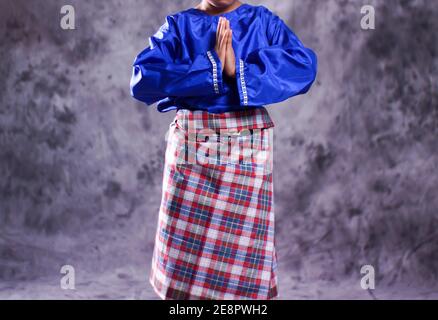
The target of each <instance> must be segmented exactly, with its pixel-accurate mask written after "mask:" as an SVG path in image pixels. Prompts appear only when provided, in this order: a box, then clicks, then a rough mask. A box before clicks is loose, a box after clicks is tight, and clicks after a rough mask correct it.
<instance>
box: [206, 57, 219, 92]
mask: <svg viewBox="0 0 438 320" xmlns="http://www.w3.org/2000/svg"><path fill="white" fill-rule="evenodd" d="M207 56H208V59H209V60H210V62H211V65H212V78H213V81H212V82H213V90H214V93H215V94H220V93H221V92H222V91H223V88H222V83H223V80H222V72H221V70H222V63H221V60H220V59H219V56H218V54H217V53H216V51H215V50H210V51H207Z"/></svg>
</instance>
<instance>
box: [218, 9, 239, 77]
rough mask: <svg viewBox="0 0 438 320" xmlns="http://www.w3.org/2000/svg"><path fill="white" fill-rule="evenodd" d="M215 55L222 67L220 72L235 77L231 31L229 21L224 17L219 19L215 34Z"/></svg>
mask: <svg viewBox="0 0 438 320" xmlns="http://www.w3.org/2000/svg"><path fill="white" fill-rule="evenodd" d="M215 50H216V53H217V54H218V56H219V59H220V61H221V65H222V72H224V73H225V74H226V75H227V76H229V77H232V78H235V77H236V57H235V54H234V49H233V31H232V30H231V27H230V21H229V20H227V19H226V18H224V17H220V18H219V23H218V27H217V32H216V46H215Z"/></svg>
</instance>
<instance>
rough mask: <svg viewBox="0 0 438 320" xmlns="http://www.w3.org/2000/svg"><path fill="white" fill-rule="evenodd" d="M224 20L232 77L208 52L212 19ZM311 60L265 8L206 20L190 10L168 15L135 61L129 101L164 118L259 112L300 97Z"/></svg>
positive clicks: (311, 71)
mask: <svg viewBox="0 0 438 320" xmlns="http://www.w3.org/2000/svg"><path fill="white" fill-rule="evenodd" d="M220 16H224V17H226V18H227V19H228V20H229V21H230V25H231V29H232V30H233V48H234V52H235V56H236V77H235V78H229V77H227V76H226V75H223V74H222V72H221V61H220V59H219V57H218V55H217V53H216V51H215V50H214V47H215V41H216V30H217V26H218V22H219V17H220ZM316 73H317V57H316V54H315V53H314V52H313V51H312V50H311V49H309V48H306V47H305V46H304V45H303V44H302V42H301V41H300V40H299V39H298V37H297V36H296V35H295V34H294V32H293V31H292V30H291V29H290V28H289V27H288V26H287V25H286V24H285V23H284V22H283V21H282V20H281V19H280V18H279V17H278V16H277V15H275V14H274V13H272V12H271V11H269V10H268V9H267V8H266V7H264V6H252V5H249V4H242V5H241V6H240V7H238V8H237V9H235V10H234V11H231V12H228V13H225V14H221V15H209V14H207V13H205V12H203V11H201V10H198V9H195V8H191V9H188V10H184V11H182V12H179V13H176V14H173V15H169V16H167V17H166V22H165V24H164V25H163V26H161V28H160V29H159V30H158V32H157V33H156V34H155V35H153V36H152V37H150V38H149V46H148V47H146V48H145V49H144V50H143V51H142V52H140V53H139V54H138V56H137V57H136V58H135V60H134V64H133V72H132V77H131V83H130V89H131V95H132V96H133V97H134V98H136V99H138V100H140V101H143V102H144V103H146V104H147V105H151V104H153V103H155V102H158V105H157V109H158V111H160V112H166V111H170V110H173V109H180V108H186V109H192V110H207V111H209V112H213V113H220V112H225V111H234V110H241V109H247V108H253V107H261V106H265V105H267V104H272V103H277V102H281V101H284V100H286V99H288V98H290V97H293V96H296V95H299V94H303V93H306V92H307V91H308V90H309V88H310V87H311V85H312V83H313V82H314V80H315V77H316Z"/></svg>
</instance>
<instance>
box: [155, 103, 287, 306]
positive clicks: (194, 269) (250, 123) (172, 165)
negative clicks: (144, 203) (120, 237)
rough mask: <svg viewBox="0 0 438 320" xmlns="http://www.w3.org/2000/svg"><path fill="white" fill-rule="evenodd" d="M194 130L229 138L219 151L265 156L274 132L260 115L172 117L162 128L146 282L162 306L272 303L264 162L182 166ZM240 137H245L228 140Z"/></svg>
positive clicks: (183, 113)
mask: <svg viewBox="0 0 438 320" xmlns="http://www.w3.org/2000/svg"><path fill="white" fill-rule="evenodd" d="M194 124H195V127H196V130H198V129H205V128H209V129H214V130H218V129H227V130H229V131H230V132H231V134H230V135H229V136H228V137H227V138H228V139H224V140H222V135H221V136H220V138H219V139H217V142H218V143H220V144H222V143H224V141H225V143H227V142H228V143H230V144H233V143H234V145H242V144H245V143H251V146H252V147H254V148H256V149H264V150H265V151H267V152H268V153H269V154H272V134H273V128H272V127H273V126H274V125H273V123H272V120H271V119H270V117H269V115H268V113H267V111H266V110H265V109H264V108H259V109H248V110H244V111H234V112H231V111H230V112H225V113H221V114H213V113H208V112H206V111H202V110H195V111H190V110H187V109H180V110H178V111H177V114H176V116H175V119H174V121H173V122H172V123H171V124H170V126H169V135H168V140H167V149H166V156H165V166H164V172H163V192H162V199H161V206H160V211H159V215H158V222H157V230H156V235H155V245H154V250H153V256H152V265H151V272H150V275H149V282H150V284H151V285H152V287H153V288H154V290H155V292H156V293H157V294H158V295H159V296H160V298H161V299H167V300H189V299H191V300H201V299H210V300H231V299H233V300H236V299H259V300H263V299H276V298H278V297H279V293H278V280H277V253H276V250H275V233H274V211H273V208H274V206H273V181H272V168H269V166H271V165H272V162H257V161H254V158H253V157H241V156H239V157H238V158H237V159H236V161H230V158H225V161H223V159H222V158H218V159H216V160H214V161H212V162H208V161H200V162H199V163H198V162H197V163H188V162H187V161H183V160H184V157H185V156H186V155H187V143H186V141H187V131H186V130H187V129H188V128H191V127H193V125H194ZM246 129H250V133H249V134H242V135H240V134H237V135H236V134H235V133H236V130H237V132H238V133H239V132H242V131H244V130H246ZM254 129H261V130H259V131H256V130H254ZM195 144H196V146H197V147H198V148H197V149H196V154H197V155H198V156H199V159H202V160H205V159H206V158H209V157H210V154H209V152H208V148H207V152H205V151H206V149H205V148H202V146H201V145H202V142H199V141H197V140H196V143H195ZM230 150H231V149H230Z"/></svg>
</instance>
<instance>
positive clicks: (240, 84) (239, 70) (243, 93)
mask: <svg viewBox="0 0 438 320" xmlns="http://www.w3.org/2000/svg"><path fill="white" fill-rule="evenodd" d="M246 70H247V66H246V65H245V62H244V61H243V60H242V59H236V81H237V88H238V91H239V97H240V104H241V105H243V106H247V105H248V89H247V87H246V78H245V73H246Z"/></svg>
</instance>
